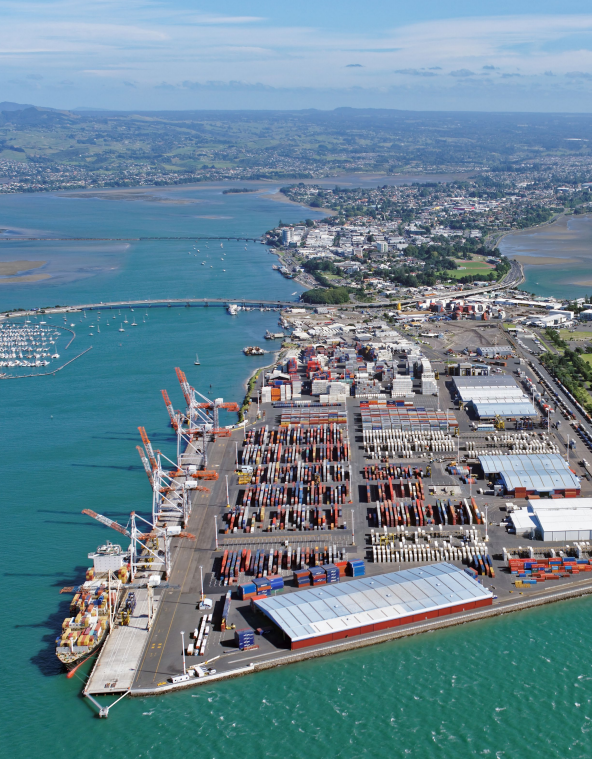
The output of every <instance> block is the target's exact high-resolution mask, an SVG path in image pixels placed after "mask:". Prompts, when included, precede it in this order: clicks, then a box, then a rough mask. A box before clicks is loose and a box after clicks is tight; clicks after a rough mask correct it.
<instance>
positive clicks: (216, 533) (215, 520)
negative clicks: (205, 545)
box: [214, 514, 218, 551]
mask: <svg viewBox="0 0 592 759" xmlns="http://www.w3.org/2000/svg"><path fill="white" fill-rule="evenodd" d="M214 540H215V541H216V551H217V550H218V517H217V516H216V514H214Z"/></svg>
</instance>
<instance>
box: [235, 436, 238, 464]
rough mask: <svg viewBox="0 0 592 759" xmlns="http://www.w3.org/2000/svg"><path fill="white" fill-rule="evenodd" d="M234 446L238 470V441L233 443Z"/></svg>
mask: <svg viewBox="0 0 592 759" xmlns="http://www.w3.org/2000/svg"><path fill="white" fill-rule="evenodd" d="M234 445H235V448H236V468H237V469H238V440H235V441H234Z"/></svg>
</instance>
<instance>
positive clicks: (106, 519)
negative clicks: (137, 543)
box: [82, 509, 132, 538]
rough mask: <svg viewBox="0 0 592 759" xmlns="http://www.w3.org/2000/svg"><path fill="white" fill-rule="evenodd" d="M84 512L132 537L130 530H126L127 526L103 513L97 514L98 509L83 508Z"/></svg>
mask: <svg viewBox="0 0 592 759" xmlns="http://www.w3.org/2000/svg"><path fill="white" fill-rule="evenodd" d="M82 513H83V514H86V515H87V516H89V517H92V518H93V519H96V520H97V522H101V524H104V525H105V526H106V527H110V528H111V529H112V530H117V532H120V533H121V534H122V535H125V536H126V538H131V536H132V534H131V532H130V531H129V530H126V528H125V527H122V526H121V525H120V524H118V523H117V522H116V521H115V520H113V519H109V517H104V516H103V515H102V514H97V512H96V511H92V510H91V509H83V510H82Z"/></svg>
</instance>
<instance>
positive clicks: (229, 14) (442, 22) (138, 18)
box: [0, 0, 592, 112]
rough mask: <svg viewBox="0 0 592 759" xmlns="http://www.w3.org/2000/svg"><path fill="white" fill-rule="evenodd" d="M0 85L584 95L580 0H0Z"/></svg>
mask: <svg viewBox="0 0 592 759" xmlns="http://www.w3.org/2000/svg"><path fill="white" fill-rule="evenodd" d="M0 19H1V28H2V34H0V101H3V100H6V101H14V102H19V103H33V104H35V105H40V106H48V107H54V108H64V109H71V108H77V107H87V108H88V107H95V108H108V109H116V110H130V109H134V110H136V109H142V110H199V109H302V108H319V109H331V108H337V107H342V106H350V107H357V108H398V109H411V110H465V111H470V110H473V111H540V112H554V111H560V112H590V111H592V97H591V96H592V2H590V0H587V1H586V2H583V1H582V0H563V2H562V3H558V2H556V0H555V1H554V2H550V0H536V2H535V1H534V0H512V1H510V0H495V2H493V1H492V0H472V1H471V2H468V0H438V2H436V1H435V0H415V2H409V0H406V2H401V0H380V2H377V1H376V0H366V1H365V2H360V0H339V1H337V0H298V2H288V1H287V0H274V1H273V2H272V1H271V0H258V1H257V2H253V1H252V0H218V1H217V2H211V1H210V0H203V1H202V2H200V0H164V1H160V0H125V1H124V0H94V1H93V2H90V1H89V0H36V1H33V2H32V1H30V0H0Z"/></svg>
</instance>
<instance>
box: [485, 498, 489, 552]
mask: <svg viewBox="0 0 592 759" xmlns="http://www.w3.org/2000/svg"><path fill="white" fill-rule="evenodd" d="M488 509H489V505H488V504H487V503H486V504H485V542H486V543H488V542H489V532H488V531H487V526H488V524H489V520H488V519H487V512H488Z"/></svg>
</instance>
